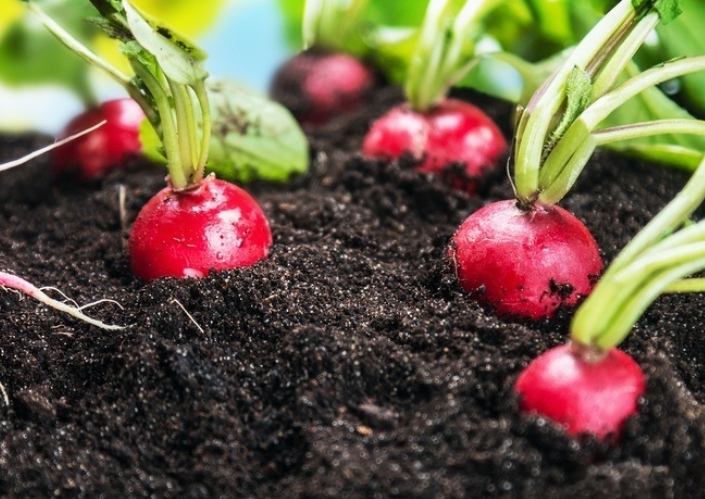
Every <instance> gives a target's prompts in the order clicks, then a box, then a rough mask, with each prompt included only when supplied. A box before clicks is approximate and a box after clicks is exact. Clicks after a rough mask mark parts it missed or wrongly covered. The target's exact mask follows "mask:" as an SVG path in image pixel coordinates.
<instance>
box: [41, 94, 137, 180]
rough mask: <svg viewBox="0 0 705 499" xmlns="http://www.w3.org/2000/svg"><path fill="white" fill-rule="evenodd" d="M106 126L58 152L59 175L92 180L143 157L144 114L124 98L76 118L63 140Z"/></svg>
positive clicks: (55, 155)
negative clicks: (141, 127) (129, 161)
mask: <svg viewBox="0 0 705 499" xmlns="http://www.w3.org/2000/svg"><path fill="white" fill-rule="evenodd" d="M103 120H105V121H106V123H105V125H103V126H102V127H100V128H99V129H98V130H96V131H94V132H91V133H90V134H88V135H85V136H83V137H80V138H78V139H76V140H74V141H72V142H69V143H68V144H65V145H63V146H61V147H59V148H57V149H55V150H54V152H53V153H52V156H53V161H52V168H53V170H54V171H55V172H56V173H58V174H73V175H75V176H77V177H78V178H80V179H81V180H83V181H92V180H95V179H97V178H99V177H102V176H104V175H106V174H107V172H108V171H109V170H111V169H113V168H119V167H121V166H123V165H125V164H126V163H127V161H128V160H129V159H130V158H131V157H134V156H137V155H139V154H140V151H141V149H142V143H141V142H140V138H139V130H140V125H141V123H142V121H143V120H144V112H143V111H142V109H141V108H140V106H139V105H138V104H137V103H136V102H135V101H134V100H132V99H129V98H122V99H113V100H109V101H106V102H103V103H102V104H101V105H100V106H98V107H97V108H95V109H88V110H86V111H84V112H83V113H81V114H80V115H78V116H76V117H75V118H74V119H73V120H71V122H69V124H68V125H66V128H65V129H64V131H63V132H62V133H61V134H60V136H59V138H64V137H68V136H70V135H73V134H75V133H78V132H80V131H82V130H85V129H87V128H90V127H92V126H94V125H97V124H98V123H100V122H101V121H103Z"/></svg>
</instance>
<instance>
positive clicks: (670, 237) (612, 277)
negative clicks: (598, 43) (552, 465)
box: [514, 121, 705, 440]
mask: <svg viewBox="0 0 705 499" xmlns="http://www.w3.org/2000/svg"><path fill="white" fill-rule="evenodd" d="M683 125H684V127H683V131H684V132H687V133H695V134H699V135H705V122H692V121H691V122H689V123H683ZM686 125H687V127H686ZM636 130H637V129H634V130H632V132H635V133H636ZM641 131H642V132H648V131H650V130H648V129H642V130H641ZM632 136H637V135H632ZM642 136H643V135H642ZM703 200H705V160H703V161H702V162H701V163H700V166H699V167H698V169H697V170H696V171H695V173H694V174H693V176H692V177H691V179H690V180H689V181H688V183H687V184H686V186H685V187H684V188H683V189H682V190H681V192H680V193H679V194H678V195H677V196H676V197H675V198H674V199H673V200H672V201H671V202H670V203H669V204H668V205H667V206H666V207H665V208H664V209H663V210H662V211H661V212H660V213H659V214H658V215H657V216H656V217H654V218H653V219H652V220H651V221H650V222H649V223H648V224H647V225H646V226H645V227H644V228H643V229H642V230H641V231H640V232H639V233H638V234H637V235H636V236H635V237H634V238H633V239H632V241H630V242H629V244H628V245H627V246H625V248H624V249H623V250H622V251H621V253H620V254H619V255H618V256H617V258H616V259H615V260H614V261H613V262H612V264H611V265H610V266H609V268H608V269H607V271H606V272H605V274H604V275H603V276H602V278H601V279H600V281H599V283H598V284H597V286H596V287H595V289H594V290H593V292H592V294H591V295H590V296H589V297H588V298H587V299H586V300H585V302H584V303H583V304H582V305H581V306H580V307H579V308H578V310H577V312H576V314H575V316H574V318H573V321H572V323H571V326H570V341H569V342H568V344H566V345H561V346H558V347H554V348H552V349H550V350H548V351H547V352H544V353H543V354H541V355H540V356H539V357H537V358H536V359H534V360H533V361H532V362H531V363H530V364H529V365H528V366H527V367H526V368H525V369H524V370H523V371H522V372H521V374H520V375H519V377H518V379H517V381H516V384H515V387H514V389H515V391H516V393H517V394H518V395H519V398H520V403H519V407H520V409H521V410H522V411H524V412H528V413H535V414H540V415H542V416H545V417H547V418H548V419H550V420H552V421H554V422H556V423H558V424H560V425H562V426H563V427H564V428H565V430H566V432H567V433H568V434H569V435H578V434H581V433H589V434H591V435H594V436H595V437H597V439H598V440H614V439H616V438H618V437H619V434H620V431H621V428H622V426H623V424H624V422H625V421H626V419H627V418H628V417H629V416H631V415H634V414H636V412H637V409H638V399H639V397H640V396H642V395H643V394H644V390H645V377H644V374H643V372H642V371H641V368H640V367H639V366H638V365H637V364H636V362H635V361H634V360H633V359H632V358H631V357H630V356H629V355H627V354H626V353H625V352H623V351H621V350H619V349H617V348H616V347H617V345H619V344H620V343H621V342H622V341H623V340H624V339H625V338H626V336H627V335H628V334H629V332H630V330H631V329H632V327H633V326H634V324H636V322H637V321H638V320H639V318H640V317H641V315H642V314H643V313H644V311H645V310H646V309H647V308H648V306H649V305H650V304H651V303H652V302H653V301H654V300H656V299H657V298H658V297H659V295H660V294H662V293H677V292H703V291H705V279H703V278H700V277H688V276H690V275H692V274H694V273H696V272H699V271H701V270H703V269H705V221H699V222H697V223H689V218H690V216H691V215H692V214H693V212H694V211H695V210H696V208H698V206H700V205H701V204H702V202H703Z"/></svg>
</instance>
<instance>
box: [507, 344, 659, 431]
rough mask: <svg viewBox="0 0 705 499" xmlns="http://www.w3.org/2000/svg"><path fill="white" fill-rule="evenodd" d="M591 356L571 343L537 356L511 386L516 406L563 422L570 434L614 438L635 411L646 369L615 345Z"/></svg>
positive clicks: (642, 391) (644, 382)
mask: <svg viewBox="0 0 705 499" xmlns="http://www.w3.org/2000/svg"><path fill="white" fill-rule="evenodd" d="M593 355H595V354H594V352H591V351H589V349H586V348H584V347H583V348H580V347H577V348H576V347H575V346H574V344H570V343H569V344H566V345H561V346H559V347H555V348H552V349H551V350H548V351H547V352H544V353H543V354H541V355H540V356H538V357H537V358H536V359H534V360H533V361H532V362H531V364H529V366H528V367H527V368H526V369H524V371H522V373H521V374H520V375H519V377H518V378H517V381H516V385H515V386H514V389H515V391H516V393H517V394H518V395H519V397H520V404H519V407H520V409H521V410H522V411H524V412H529V413H536V414H540V415H542V416H545V417H547V418H549V419H551V420H552V421H554V422H556V423H558V424H560V425H563V426H564V427H565V429H566V432H567V433H568V434H569V435H578V434H580V433H590V434H592V435H595V436H596V437H597V438H598V440H607V439H609V438H610V437H612V438H617V437H618V436H619V433H620V430H621V428H622V426H623V424H624V422H625V420H626V419H627V418H628V417H629V416H632V415H634V414H636V412H637V409H638V405H637V401H638V399H639V397H640V396H641V395H643V394H644V389H645V384H646V381H645V378H644V373H643V372H642V371H641V368H640V367H639V365H638V364H637V363H636V362H634V360H633V359H632V358H631V357H630V356H629V355H627V354H626V353H624V352H623V351H621V350H618V349H617V348H611V349H609V350H608V351H607V352H604V353H602V354H598V355H597V356H596V357H595V358H591V357H592V356H593Z"/></svg>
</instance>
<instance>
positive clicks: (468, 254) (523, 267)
mask: <svg viewBox="0 0 705 499" xmlns="http://www.w3.org/2000/svg"><path fill="white" fill-rule="evenodd" d="M448 255H449V258H450V259H451V261H452V263H453V267H454V269H455V273H456V275H457V276H458V281H459V283H460V286H461V287H462V288H463V289H464V290H465V291H468V292H469V293H471V294H472V295H473V296H474V297H475V298H476V299H477V300H478V301H479V302H480V303H483V304H485V305H487V306H488V307H490V308H491V309H492V310H493V311H494V312H496V313H497V314H498V315H500V316H505V317H520V318H525V319H543V318H545V317H551V316H552V315H553V314H554V313H555V312H556V310H558V308H559V307H575V305H577V304H578V303H579V302H580V301H581V300H582V299H583V298H584V297H586V296H587V295H588V294H589V293H590V291H591V290H592V288H593V286H594V283H595V281H596V279H597V278H598V277H599V275H600V273H601V272H602V268H603V264H602V258H600V250H599V248H598V247H597V243H596V242H595V239H594V238H593V237H592V235H591V234H590V231H589V230H588V229H587V228H586V227H585V226H584V225H583V223H582V222H581V221H580V220H578V219H577V218H576V217H575V216H573V215H572V214H571V213H570V212H568V211H566V210H564V209H563V208H561V207H560V206H548V205H543V204H540V203H537V204H535V205H534V206H532V207H531V209H523V208H521V207H519V206H518V204H517V202H516V200H513V199H511V200H504V201H497V202H494V203H490V204H488V205H486V206H483V207H482V208H481V209H479V210H478V211H476V212H474V213H472V214H471V215H470V216H469V217H468V218H467V219H465V221H464V222H463V223H462V225H461V226H460V227H459V228H458V230H457V232H456V233H455V234H454V235H453V238H452V240H451V243H450V246H449V248H448Z"/></svg>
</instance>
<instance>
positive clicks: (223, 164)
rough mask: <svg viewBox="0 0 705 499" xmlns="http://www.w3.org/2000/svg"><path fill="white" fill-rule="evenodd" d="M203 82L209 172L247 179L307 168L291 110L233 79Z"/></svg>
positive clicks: (303, 142)
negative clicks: (209, 119)
mask: <svg viewBox="0 0 705 499" xmlns="http://www.w3.org/2000/svg"><path fill="white" fill-rule="evenodd" d="M206 83H207V86H208V92H209V96H210V103H211V111H212V118H213V130H212V138H211V148H210V160H209V164H208V167H209V169H210V171H213V172H215V173H216V175H218V176H219V177H221V178H224V179H228V180H235V181H238V182H248V181H251V180H254V179H264V180H270V181H285V180H287V179H288V178H289V177H290V176H291V175H292V174H295V173H304V172H306V171H307V170H308V164H309V146H308V141H307V140H306V136H305V135H304V133H303V132H302V130H301V128H300V127H299V125H298V123H297V122H296V120H295V119H294V118H293V116H292V115H291V114H290V113H289V111H287V110H286V109H285V108H284V107H282V106H281V105H279V104H277V103H276V102H273V101H271V100H268V99H266V98H265V97H262V96H260V95H258V94H254V93H252V92H250V91H248V90H246V89H244V88H243V87H242V86H240V85H239V84H237V83H235V82H231V81H226V80H210V79H209V80H208V81H207V82H206Z"/></svg>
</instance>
